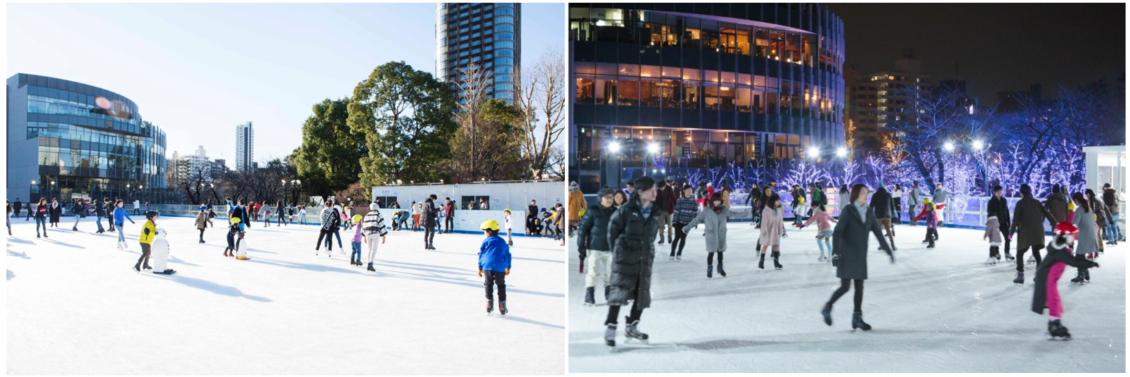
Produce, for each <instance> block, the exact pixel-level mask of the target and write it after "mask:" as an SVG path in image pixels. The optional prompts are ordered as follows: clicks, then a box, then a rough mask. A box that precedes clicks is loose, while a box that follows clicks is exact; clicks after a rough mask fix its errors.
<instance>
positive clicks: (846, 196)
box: [839, 185, 851, 216]
mask: <svg viewBox="0 0 1130 377" xmlns="http://www.w3.org/2000/svg"><path fill="white" fill-rule="evenodd" d="M839 199H840V202H839V203H840V205H839V207H840V216H843V215H844V208H847V206H848V205H850V204H851V191H848V186H847V185H840V198H839Z"/></svg>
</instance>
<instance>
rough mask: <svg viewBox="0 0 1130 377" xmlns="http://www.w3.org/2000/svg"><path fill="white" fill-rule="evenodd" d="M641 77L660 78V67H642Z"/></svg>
mask: <svg viewBox="0 0 1130 377" xmlns="http://www.w3.org/2000/svg"><path fill="white" fill-rule="evenodd" d="M640 77H659V66H657V65H642V66H640Z"/></svg>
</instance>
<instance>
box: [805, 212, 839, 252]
mask: <svg viewBox="0 0 1130 377" xmlns="http://www.w3.org/2000/svg"><path fill="white" fill-rule="evenodd" d="M813 222H816V246H820V258H818V259H817V261H819V262H827V261H828V257H825V256H824V248H827V249H828V254H832V241H831V239H832V223H834V222H836V219H833V218H832V215H829V214H828V209H827V208H826V207H824V204H820V206H818V207H816V210H815V211H812V217H809V218H808V220H807V221H805V222H804V225H801V226H800V228H801V229H804V227H806V226H809V225H810V224H812V223H813Z"/></svg>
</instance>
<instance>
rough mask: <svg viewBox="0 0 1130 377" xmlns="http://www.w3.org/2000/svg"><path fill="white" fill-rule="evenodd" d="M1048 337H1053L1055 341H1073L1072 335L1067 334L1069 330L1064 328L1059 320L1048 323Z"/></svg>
mask: <svg viewBox="0 0 1130 377" xmlns="http://www.w3.org/2000/svg"><path fill="white" fill-rule="evenodd" d="M1048 335H1051V339H1052V340H1055V338H1063V340H1071V333H1069V332H1067V328H1066V327H1063V324H1062V323H1060V322H1059V320H1058V319H1057V320H1054V321H1051V322H1048Z"/></svg>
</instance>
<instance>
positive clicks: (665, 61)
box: [569, 4, 844, 192]
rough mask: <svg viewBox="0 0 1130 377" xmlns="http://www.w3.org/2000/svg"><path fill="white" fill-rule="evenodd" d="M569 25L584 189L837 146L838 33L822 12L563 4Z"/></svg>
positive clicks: (573, 166)
mask: <svg viewBox="0 0 1130 377" xmlns="http://www.w3.org/2000/svg"><path fill="white" fill-rule="evenodd" d="M569 25H570V50H571V51H570V52H571V57H572V67H571V69H572V71H571V76H572V77H571V78H570V79H571V81H572V83H573V85H572V88H571V89H570V92H571V93H570V95H571V97H572V99H571V102H570V105H571V121H572V125H573V127H572V128H571V129H570V151H572V153H571V154H570V158H569V164H570V176H571V177H570V179H572V180H577V182H578V183H581V184H582V189H583V190H584V191H585V192H592V191H595V190H596V189H597V188H599V186H600V185H601V184H611V185H613V186H618V182H619V181H620V180H621V178H625V179H626V178H630V177H631V176H633V175H635V176H639V175H640V174H648V175H654V174H656V173H658V174H686V171H685V169H699V168H719V167H732V166H744V165H747V164H749V163H753V162H757V161H758V160H778V159H790V158H796V157H801V150H802V149H803V148H804V147H807V146H809V145H840V144H842V143H843V138H844V135H843V107H844V98H843V97H844V87H843V85H844V80H843V74H842V72H841V68H842V67H843V56H844V42H843V41H844V39H843V25H842V22H841V21H840V19H839V18H838V17H836V16H835V15H833V14H831V13H830V12H828V10H827V9H826V8H824V7H822V6H820V5H812V4H630V5H628V4H570V5H569ZM613 144H615V145H616V147H615V148H610V147H611V146H612V145H613ZM611 149H616V150H615V151H613V150H611ZM642 169H647V170H646V173H643V171H641V170H642ZM677 169H683V171H681V173H674V172H675V171H676V170H677Z"/></svg>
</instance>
